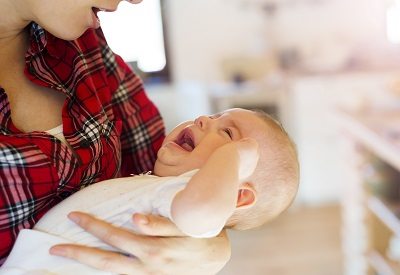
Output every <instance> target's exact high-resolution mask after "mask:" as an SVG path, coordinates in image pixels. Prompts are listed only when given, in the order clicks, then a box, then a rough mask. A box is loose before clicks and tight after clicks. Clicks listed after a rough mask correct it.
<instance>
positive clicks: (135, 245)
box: [50, 212, 231, 275]
mask: <svg viewBox="0 0 400 275" xmlns="http://www.w3.org/2000/svg"><path fill="white" fill-rule="evenodd" d="M70 218H71V219H72V220H74V221H75V222H76V223H77V224H78V225H79V226H81V227H82V228H83V229H85V230H86V231H88V232H89V233H91V234H93V235H94V236H96V237H98V238H99V239H101V240H102V241H104V242H106V243H108V244H110V245H111V246H114V247H116V248H118V249H120V250H121V251H123V253H117V252H110V251H105V250H101V249H97V248H90V247H85V246H79V245H69V244H68V245H57V246H54V247H53V248H52V249H51V250H50V253H51V254H53V255H59V256H64V257H67V258H71V259H74V260H77V261H79V262H81V263H83V264H86V265H89V266H92V267H95V268H98V269H101V270H105V271H110V272H114V273H118V274H157V275H159V274H174V275H180V274H182V275H187V274H191V275H197V274H198V275H208V274H216V273H217V272H219V271H220V270H221V269H222V268H223V267H224V266H225V264H226V263H227V262H228V260H229V258H230V251H231V250H230V243H229V240H228V237H227V235H226V232H225V231H222V232H221V233H220V234H219V235H218V236H216V237H214V238H209V239H195V238H190V237H186V236H183V235H182V233H181V232H180V231H179V230H178V229H177V228H176V226H175V225H174V224H173V223H171V222H170V221H169V220H168V219H166V218H162V217H156V216H143V215H135V217H134V222H135V224H136V226H137V227H138V228H140V230H141V231H142V232H143V233H145V234H147V235H146V236H145V235H138V234H134V233H132V232H131V231H128V230H125V229H123V228H118V227H115V226H113V225H111V224H109V223H106V222H104V221H101V220H98V219H96V218H94V217H92V216H90V215H88V214H84V213H79V212H74V213H72V214H70ZM165 236H168V238H166V237H165ZM127 255H133V256H134V257H132V256H127Z"/></svg>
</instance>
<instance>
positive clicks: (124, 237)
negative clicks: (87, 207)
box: [68, 212, 152, 258]
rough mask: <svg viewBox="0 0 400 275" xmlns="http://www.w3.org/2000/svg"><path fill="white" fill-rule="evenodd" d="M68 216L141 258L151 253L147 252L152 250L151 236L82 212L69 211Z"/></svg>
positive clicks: (116, 246)
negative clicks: (139, 233) (142, 234)
mask: <svg viewBox="0 0 400 275" xmlns="http://www.w3.org/2000/svg"><path fill="white" fill-rule="evenodd" d="M68 217H69V218H70V219H71V220H73V221H74V222H75V223H76V224H77V225H79V226H80V227H82V228H83V229H85V231H87V232H88V233H90V234H92V235H94V236H96V237H97V238H99V239H100V240H102V241H104V242H105V243H107V244H109V245H111V246H113V247H115V248H118V249H120V250H122V251H125V252H127V253H129V254H131V255H134V256H136V257H138V258H142V257H143V256H145V255H146V254H148V253H151V252H148V251H149V250H150V251H151V250H152V246H151V243H152V240H151V237H147V236H141V235H137V234H135V233H133V232H131V231H128V230H126V229H123V228H119V227H115V226H113V225H112V224H109V223H107V222H105V221H102V220H99V219H96V218H95V217H93V216H91V215H88V214H86V213H82V212H71V213H70V214H69V215H68Z"/></svg>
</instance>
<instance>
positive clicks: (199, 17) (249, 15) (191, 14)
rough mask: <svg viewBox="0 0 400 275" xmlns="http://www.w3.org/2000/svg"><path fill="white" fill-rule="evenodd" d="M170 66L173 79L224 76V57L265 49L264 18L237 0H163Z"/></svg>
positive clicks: (211, 78)
mask: <svg viewBox="0 0 400 275" xmlns="http://www.w3.org/2000/svg"><path fill="white" fill-rule="evenodd" d="M165 2H166V4H165V6H166V7H165V9H166V21H167V31H168V34H169V43H170V54H171V61H172V62H171V65H172V71H173V77H174V80H175V81H176V82H180V81H188V80H190V81H201V82H213V81H217V80H221V79H222V78H223V76H222V72H221V70H220V63H221V60H223V59H224V57H231V56H237V55H241V54H250V55H259V54H260V51H263V50H264V43H265V39H266V38H265V37H264V36H263V28H264V24H263V23H264V22H263V17H262V15H261V14H259V13H258V12H255V11H254V10H252V9H247V8H243V7H242V6H241V5H240V4H239V3H240V1H233V0H232V1H219V0H190V1H188V0H166V1H165Z"/></svg>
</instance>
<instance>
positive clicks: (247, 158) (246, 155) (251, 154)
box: [237, 138, 260, 180]
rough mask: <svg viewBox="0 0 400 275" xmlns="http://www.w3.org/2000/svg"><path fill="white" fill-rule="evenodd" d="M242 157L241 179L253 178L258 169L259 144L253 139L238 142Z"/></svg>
mask: <svg viewBox="0 0 400 275" xmlns="http://www.w3.org/2000/svg"><path fill="white" fill-rule="evenodd" d="M237 148H238V152H239V156H240V169H239V178H240V179H242V180H243V179H245V178H248V177H249V176H251V175H252V174H253V172H254V170H255V169H256V166H257V163H258V159H259V157H260V149H259V145H258V142H257V141H256V140H255V139H253V138H244V139H241V140H239V141H238V142H237Z"/></svg>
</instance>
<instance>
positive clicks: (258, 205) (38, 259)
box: [0, 109, 299, 274]
mask: <svg viewBox="0 0 400 275" xmlns="http://www.w3.org/2000/svg"><path fill="white" fill-rule="evenodd" d="M157 157H158V158H157V161H156V163H155V167H154V173H153V174H154V175H150V174H144V175H139V176H134V177H128V178H118V179H112V180H107V181H104V182H99V183H97V184H94V185H92V186H89V187H87V188H84V189H82V190H80V191H79V192H77V193H76V194H74V195H72V196H71V197H69V198H67V199H66V200H64V201H63V202H62V203H59V204H58V205H57V206H55V207H54V208H52V209H51V210H50V211H49V212H48V213H47V214H46V215H45V216H44V217H43V218H42V219H41V220H40V221H39V222H38V223H37V225H36V226H35V228H34V229H32V230H28V229H27V230H22V231H21V232H20V234H19V236H18V239H17V242H16V244H15V245H14V248H13V250H12V252H11V254H10V256H9V258H8V259H7V261H6V263H5V264H4V265H3V267H2V268H3V272H11V271H13V272H14V273H13V274H23V273H25V272H31V273H32V272H41V273H40V274H43V273H44V274H45V273H46V272H48V273H49V274H50V273H51V274H72V273H73V272H78V273H79V274H107V273H105V272H102V271H98V270H95V269H92V268H90V267H86V266H83V265H82V264H79V263H76V262H74V261H72V260H69V259H65V258H61V257H57V256H52V255H50V254H49V252H48V251H49V248H50V247H51V246H53V245H55V244H59V243H71V242H73V243H80V244H83V245H88V246H92V247H101V248H106V249H113V248H112V247H110V246H108V245H107V244H105V243H103V242H101V241H99V240H98V239H96V238H95V237H93V236H92V235H90V234H88V233H86V232H85V231H83V229H81V228H80V227H78V226H76V225H75V224H74V223H72V222H71V221H70V220H69V219H68V218H67V217H66V216H67V215H68V213H70V212H71V211H84V212H88V213H91V214H93V215H95V216H97V217H99V218H101V219H103V220H106V221H109V222H111V223H113V224H114V225H116V226H123V227H126V228H130V229H132V230H135V228H134V226H133V223H132V222H131V219H132V214H133V213H135V212H136V213H139V212H140V213H153V214H158V215H162V216H165V217H168V218H170V219H171V220H172V221H173V222H174V223H175V224H176V225H177V227H178V228H179V229H180V230H181V231H182V232H183V233H185V234H187V235H189V236H193V237H213V236H216V235H218V234H219V232H220V231H221V230H222V229H223V228H224V227H226V228H233V229H239V230H244V229H249V228H254V227H257V226H259V225H261V224H263V223H265V222H267V221H269V220H271V219H272V218H274V217H276V216H277V215H279V214H280V213H281V212H282V211H284V210H285V209H286V208H287V207H288V206H289V205H290V203H291V202H292V201H293V199H294V197H295V194H296V192H297V187H298V178H299V167H298V161H297V155H296V150H295V147H294V144H293V143H292V142H291V140H290V138H289V137H288V135H287V134H286V132H285V131H284V130H283V129H282V128H281V126H280V125H279V123H277V122H275V120H273V119H272V118H270V117H269V116H268V115H266V114H264V113H262V112H258V111H250V110H244V109H230V110H227V111H224V112H221V113H218V114H215V115H211V116H201V117H199V118H197V119H195V120H194V121H188V122H184V123H182V124H180V125H178V126H177V127H176V128H175V129H174V130H173V131H172V132H171V133H170V134H169V135H168V136H167V137H166V139H165V140H164V142H163V144H162V147H161V149H160V150H159V152H158V155H157ZM26 255H31V256H30V257H29V258H27V257H26ZM0 273H1V272H0ZM31 273H29V274H31ZM35 274H36V273H35Z"/></svg>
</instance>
